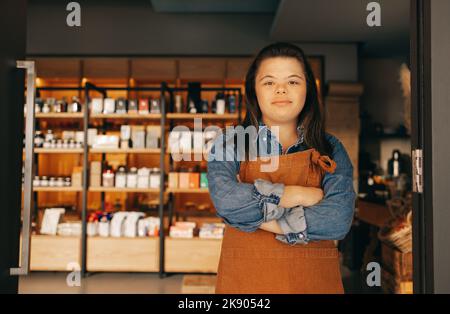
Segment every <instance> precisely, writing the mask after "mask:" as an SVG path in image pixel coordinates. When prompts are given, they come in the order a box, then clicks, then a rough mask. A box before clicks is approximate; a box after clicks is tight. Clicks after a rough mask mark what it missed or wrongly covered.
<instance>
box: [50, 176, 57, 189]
mask: <svg viewBox="0 0 450 314" xmlns="http://www.w3.org/2000/svg"><path fill="white" fill-rule="evenodd" d="M48 186H50V187H55V186H56V178H55V177H50V180H49V182H48Z"/></svg>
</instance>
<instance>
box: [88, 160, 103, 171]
mask: <svg viewBox="0 0 450 314" xmlns="http://www.w3.org/2000/svg"><path fill="white" fill-rule="evenodd" d="M90 171H91V174H93V173H100V174H101V173H102V162H101V161H91V170H90Z"/></svg>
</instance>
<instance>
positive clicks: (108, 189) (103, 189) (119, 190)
mask: <svg viewBox="0 0 450 314" xmlns="http://www.w3.org/2000/svg"><path fill="white" fill-rule="evenodd" d="M159 191H160V189H151V188H115V187H103V186H99V187H89V192H116V193H123V192H126V193H159Z"/></svg>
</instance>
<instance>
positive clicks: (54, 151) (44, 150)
mask: <svg viewBox="0 0 450 314" xmlns="http://www.w3.org/2000/svg"><path fill="white" fill-rule="evenodd" d="M34 152H35V153H36V154H83V152H84V150H83V148H35V149H34Z"/></svg>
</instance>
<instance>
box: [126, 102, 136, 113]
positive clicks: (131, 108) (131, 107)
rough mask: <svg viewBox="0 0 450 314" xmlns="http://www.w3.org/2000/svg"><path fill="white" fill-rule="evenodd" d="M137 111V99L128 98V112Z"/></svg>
mask: <svg viewBox="0 0 450 314" xmlns="http://www.w3.org/2000/svg"><path fill="white" fill-rule="evenodd" d="M137 113H138V101H137V100H136V99H130V100H128V114H137Z"/></svg>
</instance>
